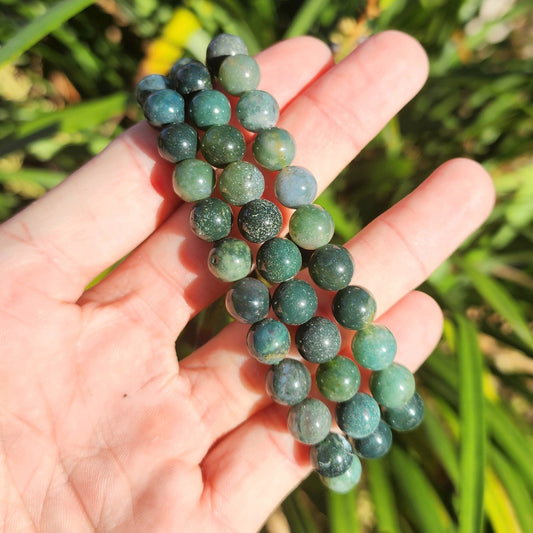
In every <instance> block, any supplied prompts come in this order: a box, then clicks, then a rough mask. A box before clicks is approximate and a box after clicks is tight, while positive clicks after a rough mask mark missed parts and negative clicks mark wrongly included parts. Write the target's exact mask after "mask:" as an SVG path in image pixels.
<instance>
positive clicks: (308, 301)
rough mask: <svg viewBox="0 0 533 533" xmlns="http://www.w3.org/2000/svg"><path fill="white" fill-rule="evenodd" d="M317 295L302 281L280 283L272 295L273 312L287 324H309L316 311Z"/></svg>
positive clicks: (292, 280) (293, 280) (294, 280)
mask: <svg viewBox="0 0 533 533" xmlns="http://www.w3.org/2000/svg"><path fill="white" fill-rule="evenodd" d="M317 306H318V298H317V296H316V293H315V291H314V289H313V287H311V285H309V283H307V282H306V281H303V280H301V279H290V280H289V281H284V282H283V283H280V284H279V285H278V287H277V288H276V290H275V291H274V294H273V295H272V310H273V311H274V313H275V314H276V316H277V317H278V318H279V319H280V320H281V321H282V322H284V323H285V324H289V325H293V326H294V325H299V324H303V323H304V322H307V321H308V320H309V319H310V318H311V317H312V316H313V315H314V314H315V311H316V308H317Z"/></svg>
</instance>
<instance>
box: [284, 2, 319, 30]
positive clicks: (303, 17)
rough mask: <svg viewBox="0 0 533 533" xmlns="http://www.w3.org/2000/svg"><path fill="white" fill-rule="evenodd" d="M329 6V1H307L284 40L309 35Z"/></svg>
mask: <svg viewBox="0 0 533 533" xmlns="http://www.w3.org/2000/svg"><path fill="white" fill-rule="evenodd" d="M328 4H329V1H328V0H306V2H304V3H303V5H302V7H300V9H299V10H298V13H296V16H295V17H294V19H293V21H292V24H291V25H290V26H289V28H288V29H287V31H286V32H285V35H284V36H283V38H284V39H288V38H289V37H297V36H298V35H303V34H305V33H307V32H308V31H309V30H310V29H311V27H312V26H313V24H314V23H315V22H316V21H317V19H318V17H319V16H320V14H321V13H322V11H323V10H324V8H325V7H327V6H328Z"/></svg>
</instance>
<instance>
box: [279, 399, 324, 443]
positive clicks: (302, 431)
mask: <svg viewBox="0 0 533 533" xmlns="http://www.w3.org/2000/svg"><path fill="white" fill-rule="evenodd" d="M287 427H288V428H289V431H290V433H291V435H292V436H293V437H294V438H295V439H296V440H297V441H300V442H303V443H304V444H317V443H319V442H320V441H322V440H324V439H325V438H326V437H327V436H328V434H329V430H330V428H331V413H330V412H329V409H328V408H327V406H326V405H325V404H324V403H323V402H321V401H320V400H316V399H315V398H306V399H305V400H303V401H301V402H300V403H297V404H296V405H293V406H292V407H291V408H290V409H289V414H288V416H287Z"/></svg>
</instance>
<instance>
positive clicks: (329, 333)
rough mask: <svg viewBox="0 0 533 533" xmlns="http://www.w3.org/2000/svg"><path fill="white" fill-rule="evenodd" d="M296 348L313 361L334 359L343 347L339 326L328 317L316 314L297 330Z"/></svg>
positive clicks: (321, 361)
mask: <svg viewBox="0 0 533 533" xmlns="http://www.w3.org/2000/svg"><path fill="white" fill-rule="evenodd" d="M294 340H295V344H296V348H297V349H298V351H299V352H300V355H301V356H302V357H303V358H304V359H306V360H307V361H310V362H311V363H325V362H326V361H330V360H331V359H333V358H334V357H335V356H336V355H337V353H338V352H339V348H340V347H341V334H340V331H339V328H338V327H337V326H336V325H335V324H334V323H333V322H332V321H331V320H329V319H328V318H325V317H323V316H314V317H313V318H311V319H310V320H308V321H307V322H306V323H305V324H302V325H301V326H300V327H299V328H298V329H297V330H296V336H295V339H294Z"/></svg>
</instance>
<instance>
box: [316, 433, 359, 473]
mask: <svg viewBox="0 0 533 533" xmlns="http://www.w3.org/2000/svg"><path fill="white" fill-rule="evenodd" d="M353 457H354V452H353V449H352V445H351V444H350V441H349V440H348V439H347V438H346V437H344V436H343V435H338V434H337V433H330V434H329V435H328V436H327V437H326V438H325V439H324V440H323V441H321V442H319V443H318V444H315V445H314V446H311V449H310V450H309V459H310V460H311V464H312V465H313V468H314V469H315V470H316V471H317V472H318V473H319V474H320V475H321V476H324V477H335V476H340V475H341V474H344V472H346V471H347V470H348V469H349V468H350V465H351V464H352V460H353Z"/></svg>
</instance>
